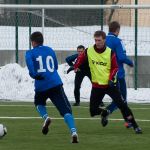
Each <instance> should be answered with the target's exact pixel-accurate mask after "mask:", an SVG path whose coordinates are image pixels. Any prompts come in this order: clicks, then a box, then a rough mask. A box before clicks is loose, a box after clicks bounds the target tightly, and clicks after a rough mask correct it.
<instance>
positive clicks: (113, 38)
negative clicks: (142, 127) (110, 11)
mask: <svg viewBox="0 0 150 150" xmlns="http://www.w3.org/2000/svg"><path fill="white" fill-rule="evenodd" d="M119 33H120V24H119V23H118V22H117V21H113V22H111V23H110V24H109V33H108V35H107V37H106V45H107V46H108V47H110V48H111V49H112V50H113V51H114V52H115V54H116V58H117V63H118V67H119V70H118V73H117V79H118V83H119V89H120V92H121V95H122V97H123V99H124V101H125V103H126V100H127V87H126V81H125V70H124V66H123V65H124V64H127V65H128V66H130V67H133V62H132V61H131V60H130V59H129V58H128V57H127V55H126V50H125V47H124V44H123V42H122V40H121V39H120V38H118V35H119ZM107 109H108V110H109V111H110V113H112V112H113V111H114V110H116V109H117V106H116V104H115V103H114V102H112V103H111V104H110V105H109V106H108V107H107ZM125 126H126V127H127V128H128V127H130V126H131V124H130V123H128V122H125Z"/></svg>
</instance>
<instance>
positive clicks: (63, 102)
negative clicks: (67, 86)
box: [49, 85, 78, 143]
mask: <svg viewBox="0 0 150 150" xmlns="http://www.w3.org/2000/svg"><path fill="white" fill-rule="evenodd" d="M49 98H50V99H51V101H52V103H53V104H54V105H55V106H56V108H57V109H58V111H59V113H60V115H61V116H63V117H64V120H65V122H66V124H67V126H68V128H69V130H70V132H71V135H72V143H78V135H77V129H76V126H75V121H74V117H73V115H72V109H71V105H70V103H69V101H68V98H67V96H66V94H65V92H64V89H63V87H62V85H60V86H57V87H55V88H53V89H52V91H51V93H50V94H49Z"/></svg>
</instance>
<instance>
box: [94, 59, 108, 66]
mask: <svg viewBox="0 0 150 150" xmlns="http://www.w3.org/2000/svg"><path fill="white" fill-rule="evenodd" d="M92 64H93V65H102V66H107V63H106V62H99V61H95V60H92Z"/></svg>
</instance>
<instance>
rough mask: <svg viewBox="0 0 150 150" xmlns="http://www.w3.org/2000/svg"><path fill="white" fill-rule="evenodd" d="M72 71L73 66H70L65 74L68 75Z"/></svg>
mask: <svg viewBox="0 0 150 150" xmlns="http://www.w3.org/2000/svg"><path fill="white" fill-rule="evenodd" d="M72 70H74V67H73V66H71V67H70V68H69V69H68V70H67V74H68V73H69V72H70V71H72Z"/></svg>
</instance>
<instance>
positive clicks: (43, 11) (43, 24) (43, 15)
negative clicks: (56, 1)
mask: <svg viewBox="0 0 150 150" xmlns="http://www.w3.org/2000/svg"><path fill="white" fill-rule="evenodd" d="M44 17H45V10H44V9H42V34H43V36H44V26H45V22H44V21H45V19H44Z"/></svg>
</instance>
